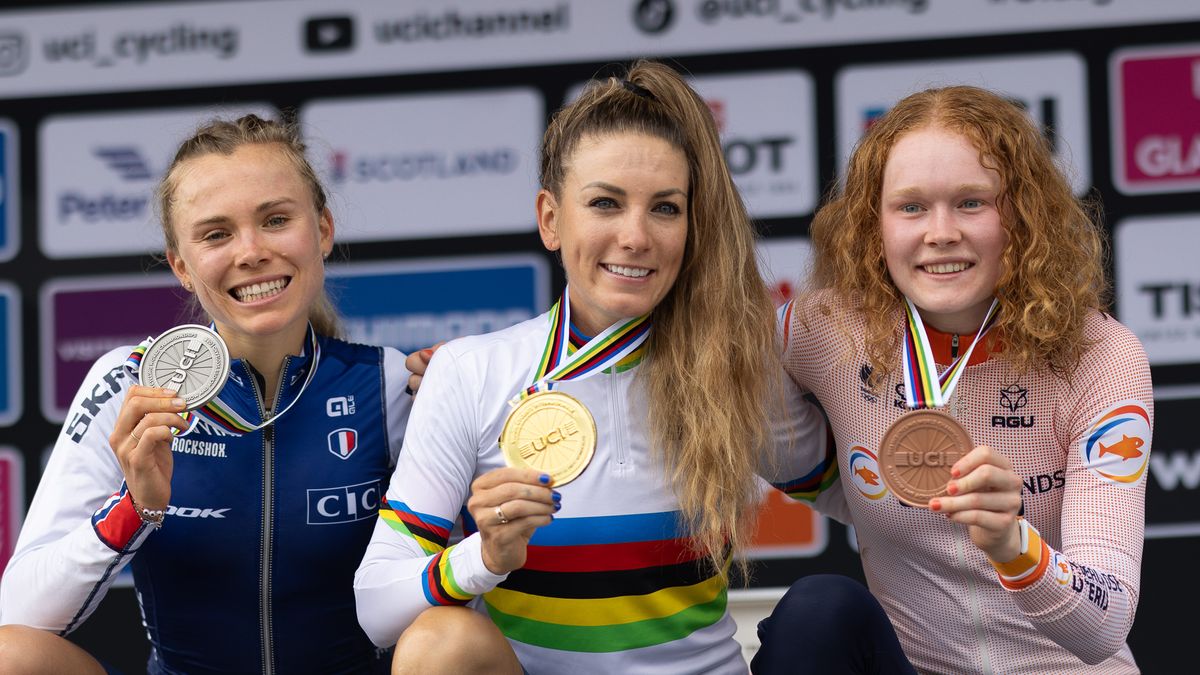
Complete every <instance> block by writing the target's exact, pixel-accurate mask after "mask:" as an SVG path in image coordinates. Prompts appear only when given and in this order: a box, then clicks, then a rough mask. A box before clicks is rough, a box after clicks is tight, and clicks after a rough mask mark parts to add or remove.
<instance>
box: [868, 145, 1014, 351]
mask: <svg viewBox="0 0 1200 675" xmlns="http://www.w3.org/2000/svg"><path fill="white" fill-rule="evenodd" d="M999 192H1000V175H999V174H998V173H997V172H996V171H995V170H993V169H987V168H984V167H983V166H982V165H981V164H980V162H979V152H978V151H977V150H976V149H975V147H974V146H973V145H972V144H971V142H970V141H969V140H968V139H967V138H966V137H965V136H963V135H961V134H958V133H955V132H952V131H948V130H946V129H943V128H940V127H936V126H931V127H924V128H921V129H916V130H914V131H911V132H909V133H907V134H905V135H904V136H902V137H901V138H900V140H898V141H897V142H896V145H895V146H894V147H893V148H892V151H891V153H890V155H889V156H888V161H887V165H886V166H885V167H884V173H883V190H882V195H881V202H880V218H879V221H880V229H881V232H882V236H883V251H884V256H885V258H886V259H887V268H888V273H889V275H890V276H891V278H892V281H893V282H894V283H895V284H896V287H897V288H899V289H900V292H901V293H903V294H904V295H906V296H907V297H908V298H909V299H910V300H912V301H913V304H915V305H916V306H917V308H918V309H919V310H920V311H921V317H922V319H924V320H925V322H926V323H928V324H930V325H932V326H933V327H934V328H937V329H938V330H941V331H944V332H947V333H973V332H975V331H976V330H978V329H979V325H980V323H982V321H983V317H984V315H985V314H986V313H987V309H988V306H989V305H990V304H991V301H992V297H993V295H994V294H995V290H996V282H997V280H998V279H999V278H1000V271H1001V270H1000V254H1001V252H1002V251H1003V249H1004V245H1005V243H1006V242H1007V241H1008V235H1007V233H1006V232H1005V230H1004V227H1003V225H1001V214H1000V209H999V206H998V205H997V203H996V202H997V197H998V195H999Z"/></svg>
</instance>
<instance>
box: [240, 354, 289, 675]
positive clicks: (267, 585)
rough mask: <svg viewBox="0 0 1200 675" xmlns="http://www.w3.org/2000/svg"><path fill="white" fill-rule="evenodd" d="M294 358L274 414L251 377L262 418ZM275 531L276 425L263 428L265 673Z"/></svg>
mask: <svg viewBox="0 0 1200 675" xmlns="http://www.w3.org/2000/svg"><path fill="white" fill-rule="evenodd" d="M289 361H291V357H285V358H284V360H283V368H282V369H281V370H280V378H279V387H278V389H276V391H275V397H274V398H273V399H272V403H271V408H270V410H268V409H267V406H266V402H265V401H264V399H263V396H262V392H261V391H260V390H259V387H258V379H257V378H255V377H253V376H251V377H250V378H249V379H250V381H251V383H252V384H251V386H252V387H253V388H254V397H255V400H256V401H258V410H259V416H260V418H266V416H267V415H268V414H270V415H274V414H275V409H276V408H277V407H279V400H280V398H281V397H282V396H283V384H284V382H286V381H287V367H288V362H289ZM274 529H275V425H274V424H269V425H267V426H266V427H264V428H263V490H262V541H261V554H260V556H261V557H260V558H259V568H258V578H259V625H260V627H261V630H262V633H261V635H260V636H259V637H260V638H261V639H262V666H263V672H264V673H274V672H275V641H274V638H273V635H274V626H273V621H272V615H273V612H272V607H271V573H272V568H271V556H272V552H273V548H274V543H275V542H274V536H273V534H274Z"/></svg>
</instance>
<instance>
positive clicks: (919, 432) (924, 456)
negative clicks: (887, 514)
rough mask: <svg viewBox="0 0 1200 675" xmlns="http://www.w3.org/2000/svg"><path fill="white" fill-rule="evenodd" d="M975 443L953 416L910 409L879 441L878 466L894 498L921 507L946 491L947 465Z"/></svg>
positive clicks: (950, 464)
mask: <svg viewBox="0 0 1200 675" xmlns="http://www.w3.org/2000/svg"><path fill="white" fill-rule="evenodd" d="M974 447H975V444H974V443H973V442H972V441H971V436H970V434H968V433H967V430H966V429H963V428H962V425H961V424H959V423H958V421H957V420H955V419H954V418H953V417H951V416H949V415H947V414H946V413H943V412H939V411H937V410H913V411H911V412H908V413H906V414H905V415H904V416H902V417H901V418H900V419H898V420H896V421H895V422H894V423H893V424H892V426H891V427H890V428H889V429H888V430H887V433H885V434H884V435H883V440H882V441H880V442H879V470H880V472H881V473H882V474H883V482H884V484H886V485H887V487H888V489H889V490H891V491H892V494H894V495H896V499H899V500H900V501H901V502H903V503H905V504H908V505H909V506H916V507H920V508H928V507H929V500H930V499H932V498H934V497H941V496H944V495H945V494H946V483H948V482H949V481H950V467H951V466H953V465H954V463H955V462H957V461H958V460H959V459H960V458H961V457H962V456H963V455H966V454H967V453H968V452H970V451H971V449H972V448H974Z"/></svg>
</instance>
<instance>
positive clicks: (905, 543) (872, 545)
mask: <svg viewBox="0 0 1200 675" xmlns="http://www.w3.org/2000/svg"><path fill="white" fill-rule="evenodd" d="M812 240H813V253H814V262H815V267H814V271H813V275H814V279H813V285H814V287H815V289H816V290H815V291H814V292H812V293H810V294H808V295H807V296H804V297H802V298H801V299H800V300H797V301H796V302H795V304H794V307H791V308H790V314H791V316H790V319H789V323H790V330H789V334H788V340H787V353H786V355H785V357H784V360H785V364H786V367H787V369H788V372H789V373H790V374H791V375H792V377H793V378H794V379H795V381H796V382H797V383H798V384H800V385H801V386H802V387H804V388H805V389H808V390H810V391H812V392H813V393H815V394H816V396H817V398H818V399H819V400H820V401H821V403H822V405H823V406H824V408H825V410H826V412H827V413H828V416H829V420H830V424H831V425H832V428H833V432H834V435H835V437H836V444H837V448H838V461H839V464H840V468H841V484H840V490H841V491H842V492H843V493H844V495H845V499H846V503H845V504H844V506H845V507H847V509H848V511H847V512H846V513H841V514H840V515H841V516H842V517H844V518H846V519H848V522H850V523H852V524H853V525H854V526H855V531H856V533H857V536H858V542H859V547H860V550H861V554H862V562H863V569H864V571H865V572H866V576H867V579H868V581H869V583H870V587H871V590H872V592H873V593H874V594H875V595H876V596H877V597H878V598H879V600H880V601H881V602H882V603H883V606H884V608H885V609H886V610H887V612H888V615H889V616H890V618H891V620H892V623H893V625H894V626H895V627H896V631H897V633H898V635H899V638H900V641H901V643H902V644H903V646H904V651H905V653H906V654H907V656H908V658H909V659H910V660H911V661H912V663H913V665H914V666H916V667H917V669H919V670H920V671H922V672H941V673H968V672H972V673H973V672H984V673H988V672H1005V673H1010V672H1038V673H1051V672H1054V673H1068V672H1069V673H1092V672H1095V673H1133V672H1137V666H1136V664H1135V663H1134V660H1133V657H1132V655H1131V654H1130V652H1129V648H1128V646H1127V645H1126V644H1125V636H1126V634H1127V633H1128V631H1129V628H1130V626H1131V625H1132V624H1133V617H1134V612H1135V609H1136V607H1137V597H1138V576H1139V570H1140V562H1141V551H1142V540H1143V523H1144V503H1145V488H1146V486H1145V478H1144V473H1145V469H1146V465H1147V461H1148V455H1149V452H1150V440H1151V428H1152V420H1153V401H1152V398H1151V384H1150V372H1149V367H1148V364H1147V361H1146V356H1145V353H1144V352H1143V350H1142V347H1141V345H1140V343H1139V342H1138V340H1137V339H1136V338H1135V337H1134V336H1133V335H1132V334H1131V333H1130V332H1129V331H1128V330H1127V329H1126V328H1125V327H1124V326H1122V325H1121V324H1120V323H1118V322H1117V321H1116V320H1115V319H1113V318H1112V317H1111V316H1109V315H1107V314H1105V313H1104V312H1103V310H1104V307H1105V304H1104V301H1103V297H1104V296H1105V294H1106V292H1107V282H1106V280H1105V273H1104V259H1103V251H1104V246H1103V236H1102V230H1101V228H1100V227H1099V225H1098V224H1097V223H1096V222H1095V220H1094V219H1093V218H1092V217H1090V216H1089V214H1088V212H1087V211H1086V209H1085V208H1084V207H1083V206H1082V205H1081V204H1080V203H1079V201H1078V200H1076V199H1075V197H1074V196H1073V195H1072V192H1071V188H1070V185H1069V184H1068V182H1067V180H1066V179H1065V178H1064V177H1063V175H1062V174H1061V173H1060V171H1059V170H1058V168H1057V167H1056V165H1055V162H1054V158H1053V156H1052V154H1051V152H1050V148H1049V145H1048V144H1047V143H1046V141H1045V139H1044V138H1043V136H1042V134H1041V133H1040V132H1039V130H1038V129H1036V128H1035V127H1034V126H1033V125H1032V124H1031V123H1030V121H1029V119H1028V118H1027V117H1026V116H1025V115H1024V114H1023V112H1022V111H1021V110H1020V109H1019V108H1017V107H1016V106H1015V105H1013V104H1012V103H1010V102H1009V101H1007V100H1005V99H1003V98H1001V97H999V96H996V95H994V94H991V93H989V92H987V91H984V90H981V89H977V88H973V87H949V88H945V89H935V90H929V91H925V92H921V93H918V94H914V95H912V96H909V97H908V98H906V99H904V100H903V101H901V102H900V103H899V104H897V105H896V107H894V108H893V109H892V110H891V111H890V112H888V113H887V114H886V115H885V116H883V117H882V118H881V119H880V120H878V121H877V122H876V123H875V124H874V125H873V126H872V127H871V129H870V130H869V131H868V132H867V134H866V136H865V137H864V138H863V140H862V141H861V143H860V144H859V146H858V148H857V149H856V151H855V153H854V155H853V157H852V158H851V160H850V164H849V167H848V169H847V171H846V176H845V181H844V184H843V186H842V187H841V189H840V190H839V192H838V193H837V194H836V195H835V196H834V197H833V199H832V200H831V201H830V203H828V204H827V205H826V206H824V207H823V208H822V209H821V210H820V211H819V212H818V214H817V216H816V218H815V220H814V222H813V225H812ZM837 511H838V510H837V509H835V510H834V512H835V513H836V512H837ZM789 603H790V599H789V598H787V597H785V599H784V600H783V601H782V602H781V603H780V605H779V606H778V607H777V608H776V613H775V616H773V617H772V618H771V619H770V620H768V622H767V625H768V626H772V625H773V624H774V623H775V622H776V621H778V623H779V626H778V629H779V630H781V631H786V630H787V627H788V626H789V625H793V624H791V623H790V621H795V620H798V617H796V616H795V614H794V611H793V610H792V609H791V608H790V604H789ZM789 617H790V618H789ZM768 643H772V644H774V645H775V646H776V648H777V649H784V650H786V649H787V648H788V645H787V644H786V641H784V640H779V639H771V636H767V637H764V648H766V647H767V645H768ZM797 656H799V654H797Z"/></svg>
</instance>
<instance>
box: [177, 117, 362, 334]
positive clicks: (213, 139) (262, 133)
mask: <svg viewBox="0 0 1200 675" xmlns="http://www.w3.org/2000/svg"><path fill="white" fill-rule="evenodd" d="M244 145H270V146H272V147H274V148H276V149H278V151H279V152H280V153H282V154H283V156H284V157H285V158H286V159H287V160H288V162H290V163H291V164H292V166H293V167H295V169H296V172H297V173H298V174H299V175H300V177H301V178H302V179H303V180H304V182H305V183H307V184H308V186H309V189H310V190H311V192H312V200H313V206H314V207H316V210H317V213H318V214H320V213H322V212H323V211H324V210H325V207H326V204H327V199H326V197H325V188H323V187H322V186H321V181H320V180H319V179H318V178H317V173H316V171H314V170H313V168H312V164H310V163H309V161H308V157H307V155H306V153H305V151H306V146H305V144H304V141H302V140H301V139H300V132H299V130H298V129H297V128H296V126H295V125H292V124H284V123H282V122H276V121H273V120H264V119H262V118H261V117H258V116H257V115H253V114H250V115H244V116H242V117H239V118H237V119H236V120H221V119H216V120H211V121H209V122H207V123H205V124H204V125H203V126H201V127H200V128H199V129H197V130H196V132H195V133H194V134H192V136H191V137H189V138H188V139H186V140H185V141H183V143H181V144H180V145H179V149H178V150H177V151H176V152H175V158H174V159H173V160H171V165H170V166H169V167H168V168H167V173H166V175H165V176H163V180H162V183H160V184H159V186H158V207H159V213H160V215H161V222H162V230H163V240H164V241H165V242H166V248H167V251H169V252H172V253H177V252H178V250H179V248H178V246H179V240H178V239H177V238H176V237H175V227H174V223H173V221H172V217H173V215H174V209H173V208H172V207H173V206H174V198H175V189H176V188H177V187H178V185H179V168H180V166H181V165H182V164H183V163H184V162H186V161H188V160H189V159H194V158H196V157H202V156H204V155H209V154H213V153H219V154H222V155H225V156H229V155H232V154H233V153H234V152H236V151H237V149H238V148H240V147H242V146H244ZM308 320H309V322H311V323H312V326H313V330H314V331H316V332H317V334H318V335H328V336H331V337H338V336H340V335H341V334H342V330H341V321H340V320H339V319H338V314H337V310H336V309H334V306H333V302H332V301H331V300H330V299H329V294H328V293H327V292H325V290H324V289H322V291H321V293H320V295H318V296H317V298H316V300H314V301H313V304H312V307H310V308H309V310H308Z"/></svg>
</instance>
